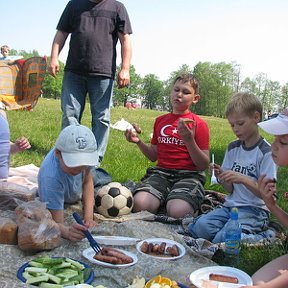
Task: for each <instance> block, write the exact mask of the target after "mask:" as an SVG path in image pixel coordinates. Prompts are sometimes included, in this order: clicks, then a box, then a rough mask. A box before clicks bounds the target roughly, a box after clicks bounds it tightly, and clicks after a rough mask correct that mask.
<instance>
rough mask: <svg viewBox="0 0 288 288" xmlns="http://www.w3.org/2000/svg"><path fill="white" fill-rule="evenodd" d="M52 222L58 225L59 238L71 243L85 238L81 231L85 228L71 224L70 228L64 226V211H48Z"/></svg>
mask: <svg viewBox="0 0 288 288" xmlns="http://www.w3.org/2000/svg"><path fill="white" fill-rule="evenodd" d="M49 211H50V212H51V215H52V218H53V220H54V221H55V222H56V223H57V224H58V226H59V228H60V231H61V236H62V237H63V238H65V239H68V240H70V241H72V242H78V241H81V240H82V239H83V238H85V235H84V233H83V231H85V230H86V229H87V228H86V227H85V226H83V225H80V224H78V223H73V224H72V225H71V226H66V225H65V224H64V210H50V209H49Z"/></svg>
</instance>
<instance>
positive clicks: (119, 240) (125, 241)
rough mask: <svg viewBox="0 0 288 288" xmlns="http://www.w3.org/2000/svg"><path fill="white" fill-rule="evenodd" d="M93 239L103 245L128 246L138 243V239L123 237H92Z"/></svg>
mask: <svg viewBox="0 0 288 288" xmlns="http://www.w3.org/2000/svg"><path fill="white" fill-rule="evenodd" d="M93 238H94V239H95V240H96V241H97V242H98V243H99V244H103V245H119V246H129V245H136V243H137V242H139V241H140V239H138V238H131V237H123V236H93Z"/></svg>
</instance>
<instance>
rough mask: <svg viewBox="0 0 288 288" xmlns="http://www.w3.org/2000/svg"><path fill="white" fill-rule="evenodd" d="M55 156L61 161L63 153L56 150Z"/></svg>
mask: <svg viewBox="0 0 288 288" xmlns="http://www.w3.org/2000/svg"><path fill="white" fill-rule="evenodd" d="M55 155H56V157H57V158H58V159H61V157H62V155H61V151H60V150H58V149H55Z"/></svg>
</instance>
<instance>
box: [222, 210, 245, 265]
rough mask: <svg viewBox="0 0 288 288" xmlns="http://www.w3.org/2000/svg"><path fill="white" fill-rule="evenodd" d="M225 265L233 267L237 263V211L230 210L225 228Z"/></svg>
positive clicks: (238, 226)
mask: <svg viewBox="0 0 288 288" xmlns="http://www.w3.org/2000/svg"><path fill="white" fill-rule="evenodd" d="M224 237H225V248H224V253H225V254H224V255H225V256H224V257H225V259H224V260H225V263H226V264H227V265H229V266H234V265H236V264H237V263H238V261H239V253H240V245H241V226H240V223H239V221H238V209H237V208H235V207H234V208H232V209H231V211H230V219H229V221H228V222H227V224H226V226H225V234H224Z"/></svg>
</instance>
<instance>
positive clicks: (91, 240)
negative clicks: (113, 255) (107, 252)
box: [72, 212, 101, 253]
mask: <svg viewBox="0 0 288 288" xmlns="http://www.w3.org/2000/svg"><path fill="white" fill-rule="evenodd" d="M72 215H73V217H74V219H75V220H76V222H77V223H78V224H80V225H83V226H84V223H83V221H82V219H81V217H80V215H79V214H78V213H77V212H73V214H72ZM83 233H84V234H85V236H86V238H87V239H88V241H89V243H90V246H91V247H92V249H93V250H94V251H95V252H96V253H100V252H101V247H100V246H99V244H98V243H97V242H96V241H95V239H94V238H93V236H92V235H91V233H90V232H89V230H86V231H83Z"/></svg>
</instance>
